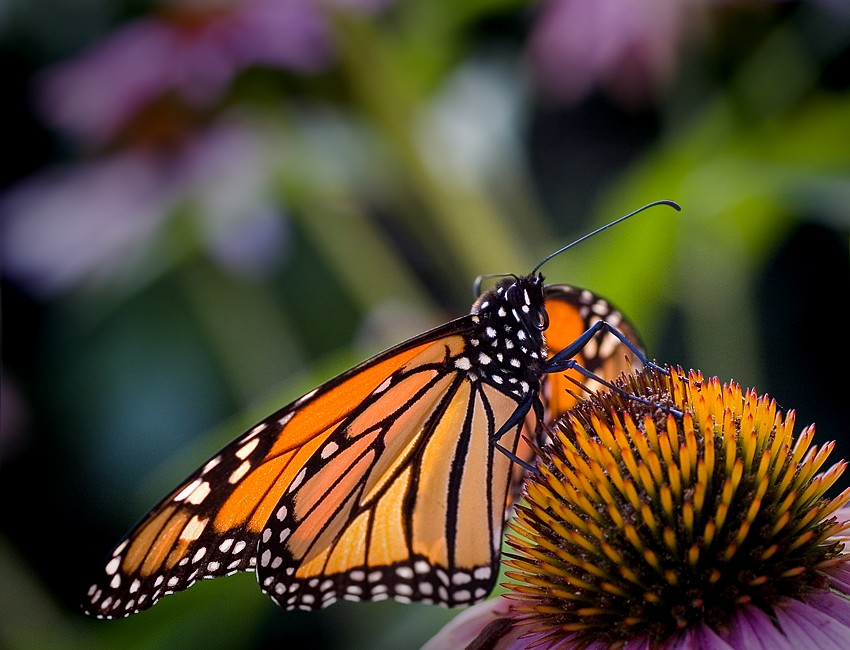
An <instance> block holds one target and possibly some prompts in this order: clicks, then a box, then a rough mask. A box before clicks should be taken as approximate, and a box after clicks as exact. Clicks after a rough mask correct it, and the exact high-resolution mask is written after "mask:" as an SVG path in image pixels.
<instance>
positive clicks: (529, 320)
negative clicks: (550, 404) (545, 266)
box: [463, 275, 547, 396]
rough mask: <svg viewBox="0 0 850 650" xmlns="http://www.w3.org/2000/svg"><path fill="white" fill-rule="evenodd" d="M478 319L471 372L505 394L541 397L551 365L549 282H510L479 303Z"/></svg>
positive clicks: (511, 279)
mask: <svg viewBox="0 0 850 650" xmlns="http://www.w3.org/2000/svg"><path fill="white" fill-rule="evenodd" d="M472 315H473V317H474V319H476V325H477V327H476V329H475V331H474V332H473V333H472V334H470V335H469V337H468V339H467V342H468V344H469V348H468V349H469V351H470V352H469V358H468V363H469V370H470V372H471V373H474V374H475V376H477V377H478V378H479V379H481V380H482V381H486V382H487V383H489V384H491V385H493V386H496V387H497V388H499V389H500V390H502V391H504V392H508V393H512V394H515V395H518V396H525V395H527V394H529V392H531V391H535V392H536V391H537V390H538V387H539V383H540V377H541V374H542V369H543V366H544V364H545V362H546V341H545V339H544V337H543V330H544V329H545V328H546V324H547V323H546V308H545V304H544V299H543V278H542V277H541V276H539V275H530V276H525V277H519V278H517V277H509V278H505V279H504V280H502V281H501V282H499V283H498V284H497V285H496V286H494V287H493V288H492V289H490V290H489V291H487V292H486V293H484V294H483V295H482V296H481V297H480V298H479V299H478V300H477V301H476V302H475V304H474V305H473V306H472ZM466 362H467V361H466V360H465V361H464V362H463V363H466Z"/></svg>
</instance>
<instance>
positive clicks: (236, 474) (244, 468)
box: [227, 460, 251, 485]
mask: <svg viewBox="0 0 850 650" xmlns="http://www.w3.org/2000/svg"><path fill="white" fill-rule="evenodd" d="M249 469H251V461H249V460H246V461H245V462H243V463H242V464H241V465H240V466H239V467H237V468H236V469H235V470H233V473H232V474H231V475H230V478H228V479H227V482H228V483H230V484H231V485H236V484H237V483H238V482H239V481H241V480H242V477H243V476H245V474H247V473H248V470H249Z"/></svg>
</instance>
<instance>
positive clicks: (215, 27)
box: [39, 0, 386, 146]
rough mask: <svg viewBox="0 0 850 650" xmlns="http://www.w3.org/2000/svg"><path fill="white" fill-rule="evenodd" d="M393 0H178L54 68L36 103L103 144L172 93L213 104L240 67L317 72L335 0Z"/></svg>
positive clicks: (342, 0) (355, 4)
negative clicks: (327, 15)
mask: <svg viewBox="0 0 850 650" xmlns="http://www.w3.org/2000/svg"><path fill="white" fill-rule="evenodd" d="M384 4H386V0H319V1H317V0H242V1H239V2H237V1H236V0H217V1H215V2H210V1H207V2H198V1H192V0H171V2H168V3H167V4H166V6H165V8H164V10H162V11H160V12H158V13H154V14H152V15H150V16H148V17H145V18H141V19H138V20H136V21H135V22H132V23H130V24H128V25H126V26H124V27H121V28H119V29H118V30H117V31H115V32H113V33H112V34H111V35H109V36H107V37H106V38H105V39H104V40H102V41H100V42H99V43H96V44H94V45H93V46H92V47H91V48H90V49H89V50H88V51H87V52H84V53H83V54H81V55H80V56H78V57H77V58H75V59H73V60H70V61H68V62H65V63H61V64H59V65H57V66H55V67H54V68H52V69H49V70H48V71H47V72H46V73H45V74H44V76H43V78H42V83H41V86H40V93H39V102H40V105H41V109H42V112H43V114H44V115H45V117H46V119H47V120H48V121H49V122H50V123H51V124H52V125H53V126H55V127H57V128H59V129H60V130H62V131H65V132H67V133H69V134H71V135H73V136H75V137H76V138H78V139H80V140H81V141H83V142H85V143H87V144H89V145H94V146H97V145H102V144H103V143H105V142H106V141H108V140H109V139H111V138H113V137H114V136H115V135H116V134H117V133H118V132H119V131H120V129H121V128H122V127H123V126H124V125H125V124H126V123H127V122H128V121H129V120H131V119H132V118H133V117H134V116H135V115H136V114H137V113H138V112H140V111H141V110H142V109H144V108H145V107H146V106H148V105H149V104H151V103H152V102H154V101H155V100H157V99H158V98H161V97H163V96H166V95H168V94H170V93H171V94H174V95H176V97H177V98H178V99H179V100H180V101H182V102H184V103H185V104H186V105H188V106H190V107H193V108H196V109H202V108H208V107H209V106H211V105H212V104H213V103H214V102H215V101H216V100H218V99H220V98H221V96H222V95H223V93H224V92H225V90H226V89H227V87H228V84H229V83H230V82H231V81H232V80H233V78H234V77H235V76H236V75H237V74H238V73H239V72H240V71H242V70H244V69H246V68H249V67H252V66H267V67H272V68H280V69H287V70H292V71H295V72H299V73H312V72H317V71H320V70H322V69H324V68H326V67H327V66H328V65H329V63H330V62H331V59H332V43H331V37H330V33H329V30H328V28H327V24H326V22H325V19H324V17H323V15H322V13H323V11H326V10H328V7H331V8H333V7H337V8H353V9H361V10H367V11H371V10H375V9H379V8H381V6H382V5H384Z"/></svg>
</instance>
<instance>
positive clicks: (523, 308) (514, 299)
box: [472, 273, 549, 334]
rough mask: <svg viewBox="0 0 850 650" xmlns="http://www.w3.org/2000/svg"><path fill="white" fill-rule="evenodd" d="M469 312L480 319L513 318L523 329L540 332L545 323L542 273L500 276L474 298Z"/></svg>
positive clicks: (546, 325) (547, 323)
mask: <svg viewBox="0 0 850 650" xmlns="http://www.w3.org/2000/svg"><path fill="white" fill-rule="evenodd" d="M503 312H504V313H503ZM472 313H473V314H478V315H479V317H481V318H482V320H484V319H490V318H498V319H506V322H508V323H509V322H510V321H511V320H513V321H514V323H517V324H518V325H519V326H520V327H522V328H523V329H525V330H527V331H528V330H532V331H533V330H536V331H538V332H542V331H543V330H545V329H546V328H547V327H548V325H549V322H548V316H547V314H546V307H545V303H544V299H543V276H542V275H540V274H539V273H533V274H531V275H525V276H515V275H510V276H507V277H504V278H502V279H501V280H500V281H499V282H497V283H496V285H495V286H494V287H493V288H491V289H490V290H489V291H487V292H485V293H484V294H482V295H481V296H480V297H479V298H478V300H476V301H475V304H474V305H473V306H472ZM528 333H529V334H530V333H531V332H530V331H529V332H528Z"/></svg>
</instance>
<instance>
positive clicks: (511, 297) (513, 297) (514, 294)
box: [505, 284, 520, 305]
mask: <svg viewBox="0 0 850 650" xmlns="http://www.w3.org/2000/svg"><path fill="white" fill-rule="evenodd" d="M505 300H507V301H508V302H509V303H510V304H512V305H515V304H517V303H518V302H519V300H520V295H519V287H518V286H516V285H515V284H512V285H511V286H509V287H508V290H507V291H505Z"/></svg>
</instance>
